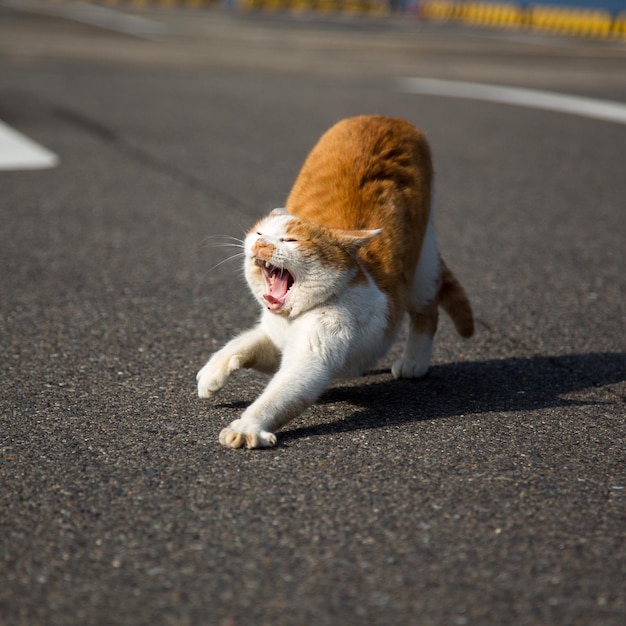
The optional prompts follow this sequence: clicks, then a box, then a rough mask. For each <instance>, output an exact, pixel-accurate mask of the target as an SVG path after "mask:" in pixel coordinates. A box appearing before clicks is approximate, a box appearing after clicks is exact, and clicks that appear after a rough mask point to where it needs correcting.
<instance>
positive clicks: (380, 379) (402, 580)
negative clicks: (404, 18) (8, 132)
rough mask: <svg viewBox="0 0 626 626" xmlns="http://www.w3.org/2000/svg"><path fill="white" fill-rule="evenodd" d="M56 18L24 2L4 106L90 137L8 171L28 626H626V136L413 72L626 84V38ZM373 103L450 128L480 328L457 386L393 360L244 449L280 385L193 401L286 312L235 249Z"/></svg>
mask: <svg viewBox="0 0 626 626" xmlns="http://www.w3.org/2000/svg"><path fill="white" fill-rule="evenodd" d="M49 6H51V5H49ZM54 6H55V7H57V8H54V11H57V14H55V15H53V16H51V15H43V14H42V13H41V6H39V5H33V4H30V5H28V7H29V10H28V11H22V10H16V9H15V7H14V5H8V4H7V3H4V4H3V5H1V6H0V119H2V120H3V121H4V122H6V123H7V124H9V125H11V126H12V127H13V128H16V129H18V130H19V131H20V132H22V133H24V134H26V135H27V136H29V137H31V138H32V139H34V140H36V141H37V142H39V143H41V144H42V145H44V146H46V147H47V148H49V149H50V150H52V151H54V152H55V153H56V154H57V155H59V157H60V165H59V166H58V167H56V168H53V169H47V170H41V171H15V172H13V171H4V172H0V215H1V218H2V228H1V229H0V241H1V244H0V263H1V266H0V267H1V270H0V272H1V283H0V312H1V317H0V320H1V322H0V323H1V327H0V349H1V354H2V377H1V379H0V390H1V392H0V407H1V420H2V421H1V423H0V558H1V561H0V623H2V624H3V625H5V624H6V625H16V624H24V625H34V624H54V625H57V624H58V625H66V624H80V625H85V624H103V625H109V624H133V625H135V624H151V625H155V624H158V625H160V624H175V625H179V624H183V625H184V624H193V625H195V624H208V625H216V626H246V625H248V624H255V625H256V624H268V625H281V624H287V625H292V624H306V625H316V626H318V625H322V626H323V625H326V624H333V625H334V624H337V625H352V624H355V625H356V624H358V625H364V624H367V625H370V624H371V625H376V624H381V625H385V626H388V625H395V624H407V625H430V624H433V625H443V624H451V625H458V624H461V625H462V624H494V625H501V624H524V625H535V624H541V625H546V624H550V625H551V624H554V625H559V626H561V625H581V626H582V625H585V626H589V625H592V624H593V625H616V626H617V625H621V624H623V623H624V622H625V621H626V592H625V589H626V541H625V539H626V537H625V531H626V515H625V513H626V507H625V504H626V498H625V489H626V465H625V461H626V455H625V450H626V425H625V421H624V417H625V413H626V411H625V399H626V385H625V369H626V368H625V364H626V357H625V350H624V348H625V340H624V324H625V320H626V310H625V304H624V302H625V301H624V294H625V293H626V284H625V272H624V269H625V267H624V266H625V263H624V260H625V259H624V238H625V235H626V232H625V231H626V214H625V211H624V209H625V200H624V199H625V198H626V176H625V174H626V171H625V169H624V153H625V149H626V126H624V125H623V124H618V123H609V122H606V121H601V120H597V119H590V118H584V117H580V116H577V115H568V114H562V113H559V112H547V111H540V110H535V109H532V108H527V107H514V106H509V105H503V104H496V103H488V102H480V101H475V100H462V99H454V98H443V97H434V96H419V95H415V94H409V93H400V92H399V91H398V89H397V82H396V80H395V79H396V78H397V77H398V76H428V77H433V78H446V79H460V80H465V81H482V82H488V83H492V84H498V85H514V86H517V87H527V88H541V89H553V90H555V91H559V92H561V93H570V94H577V95H584V96H588V97H594V98H601V99H608V100H614V101H621V102H626V80H624V79H625V78H626V47H625V46H624V45H623V44H612V43H585V42H580V41H575V40H564V39H547V38H540V37H533V36H527V35H524V34H520V33H498V34H496V33H480V32H477V31H476V32H470V31H463V30H458V29H450V28H441V27H435V26H421V25H418V24H415V23H409V22H401V21H397V20H392V21H379V22H370V21H367V20H357V21H354V20H352V21H351V20H332V19H324V20H311V19H302V18H301V19H298V20H291V19H286V18H284V17H281V16H258V15H251V16H241V17H239V18H236V17H229V16H227V15H224V14H222V13H220V12H216V11H213V12H210V11H209V12H190V11H178V10H175V11H169V12H167V11H163V12H158V11H151V12H144V13H141V14H140V17H141V18H142V19H145V20H150V21H149V22H143V21H142V22H137V21H135V22H133V23H134V24H135V28H138V29H139V31H138V32H135V34H124V33H121V32H117V31H115V30H112V26H111V25H110V24H109V26H108V27H107V28H102V27H94V26H88V25H85V24H81V23H79V22H77V21H76V20H75V19H73V20H68V19H67V18H66V17H63V16H60V15H59V14H58V11H61V10H65V9H64V7H65V6H66V5H56V4H55V5H54ZM58 6H60V7H61V9H58ZM50 10H52V9H50ZM123 23H124V22H123ZM126 23H127V22H126ZM155 23H156V24H157V25H160V26H159V27H158V28H157V27H156V26H155ZM137 24H140V25H141V27H139V26H137ZM163 26H165V28H163ZM155 29H156V30H155ZM360 113H384V114H388V115H394V116H398V117H403V118H406V119H409V120H411V121H412V122H414V123H416V124H417V125H419V126H421V127H422V128H423V129H424V130H425V131H426V133H427V135H428V137H429V139H430V142H431V144H432V148H433V152H434V158H435V166H436V172H437V174H436V175H437V194H438V208H437V219H436V225H437V228H438V232H439V239H440V244H441V249H442V252H443V254H444V256H445V258H446V259H447V261H448V263H449V265H450V266H451V267H452V268H453V269H454V271H455V272H456V274H457V275H458V276H459V277H460V279H461V280H462V282H463V284H464V285H465V287H466V289H467V291H468V293H469V295H470V298H471V300H472V303H473V305H474V308H475V313H476V317H477V320H478V332H477V335H476V337H475V338H473V339H472V340H470V341H468V342H464V341H462V340H460V339H459V338H458V337H457V336H456V335H455V334H454V332H453V330H452V327H451V324H450V323H449V321H448V320H446V319H444V320H443V323H442V325H441V330H440V332H439V334H438V341H437V343H436V348H435V354H434V366H433V368H432V371H431V373H430V375H429V376H428V377H427V378H426V379H424V380H420V381H393V380H392V377H391V374H390V372H389V365H390V363H391V361H392V358H393V355H390V356H389V358H388V359H387V360H385V361H384V362H382V363H381V365H380V369H379V370H377V371H376V372H373V373H371V374H369V375H367V376H365V377H363V378H360V379H357V380H353V381H350V382H348V383H345V384H341V385H337V386H336V387H334V388H333V389H331V390H330V391H329V392H328V393H326V394H325V395H324V397H323V398H322V399H321V401H320V402H319V404H318V405H316V406H315V407H314V408H312V409H311V410H309V411H308V412H307V413H306V414H305V415H304V416H303V417H301V418H300V419H298V420H297V421H295V422H294V423H292V424H291V425H290V426H288V427H287V429H286V430H285V431H284V432H283V433H282V434H281V436H280V441H279V446H278V447H276V448H274V449H271V450H268V451H261V452H244V451H232V450H227V449H224V448H221V447H220V446H219V444H218V442H217V436H218V433H219V431H220V429H221V428H222V427H223V426H224V425H225V424H227V423H228V422H230V421H231V420H232V419H235V418H236V416H237V415H238V414H239V413H240V412H241V410H242V407H244V406H245V405H246V404H247V403H249V402H250V401H251V400H252V399H253V398H254V397H255V396H256V394H258V393H259V391H260V389H262V386H263V384H264V379H263V378H262V377H260V376H257V375H252V374H242V375H241V376H238V377H237V378H236V379H235V380H233V381H232V382H231V384H230V385H229V386H228V387H227V389H226V390H225V391H224V393H223V395H222V396H221V397H220V398H219V400H217V401H215V402H213V403H211V402H208V403H207V402H201V401H200V400H198V399H197V398H196V391H195V380H194V378H195V373H196V371H197V370H198V368H199V367H200V366H201V365H202V364H203V363H204V361H205V360H206V358H207V357H208V356H209V354H210V353H211V352H212V351H213V350H214V349H216V348H217V347H219V346H220V345H221V344H222V343H223V342H224V341H226V340H227V339H229V338H230V337H231V336H232V335H233V334H234V333H236V332H238V331H240V330H242V329H244V328H246V327H248V326H249V325H251V324H252V323H254V321H255V319H256V316H257V311H256V309H255V305H254V304H253V302H252V298H251V296H250V295H249V294H248V293H247V290H246V287H245V285H244V282H243V279H242V275H241V274H242V273H241V270H240V268H239V265H238V263H237V262H236V261H230V262H228V263H225V264H223V265H220V266H219V267H216V268H215V269H213V270H211V268H212V267H214V266H215V265H216V264H218V263H219V262H220V261H221V260H223V259H225V258H226V257H227V256H228V255H229V254H231V252H230V251H229V250H228V249H225V248H221V247H218V246H215V245H213V243H212V242H214V240H213V239H211V238H210V237H211V236H213V235H216V234H225V235H230V236H235V237H238V236H240V235H241V233H242V232H243V231H244V230H245V229H247V228H248V227H249V225H250V224H251V223H253V221H254V220H255V219H256V218H257V217H258V216H260V215H261V214H263V213H265V212H266V211H267V210H268V209H270V208H273V207H275V206H281V205H282V204H283V202H284V199H285V198H286V195H287V193H288V191H289V188H290V185H291V183H292V181H293V179H294V177H295V175H296V173H297V171H298V169H299V167H300V164H301V163H302V161H303V159H304V157H305V155H306V153H307V151H308V150H309V149H310V148H311V146H312V145H313V143H314V142H315V140H316V139H317V138H318V136H319V135H320V134H321V133H322V132H323V131H324V130H325V129H326V128H327V127H329V126H330V125H331V124H332V123H333V122H335V121H336V120H338V119H340V118H342V117H344V116H349V115H355V114H360ZM209 270H211V271H209ZM398 349H399V345H398V346H396V347H394V350H393V351H394V352H397V351H398Z"/></svg>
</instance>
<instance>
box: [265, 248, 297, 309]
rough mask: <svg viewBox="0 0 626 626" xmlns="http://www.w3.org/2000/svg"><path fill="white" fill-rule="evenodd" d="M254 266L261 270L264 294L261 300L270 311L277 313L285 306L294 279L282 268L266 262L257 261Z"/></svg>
mask: <svg viewBox="0 0 626 626" xmlns="http://www.w3.org/2000/svg"><path fill="white" fill-rule="evenodd" d="M256 264H257V265H258V266H259V267H260V268H261V273H262V274H263V282H264V283H265V293H264V294H263V298H264V299H265V301H266V302H267V308H268V309H269V310H270V311H278V310H279V309H281V308H282V307H283V305H284V304H285V298H286V297H287V293H288V292H289V290H290V289H291V288H292V287H293V284H294V282H295V278H294V277H293V274H291V273H290V272H288V271H287V270H286V269H284V268H280V267H275V266H274V265H272V264H271V263H269V262H268V261H264V260H262V259H257V260H256Z"/></svg>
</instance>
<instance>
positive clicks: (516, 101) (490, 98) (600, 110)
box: [397, 78, 626, 124]
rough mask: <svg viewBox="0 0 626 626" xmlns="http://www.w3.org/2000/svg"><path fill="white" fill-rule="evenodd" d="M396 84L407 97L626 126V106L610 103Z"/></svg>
mask: <svg viewBox="0 0 626 626" xmlns="http://www.w3.org/2000/svg"><path fill="white" fill-rule="evenodd" d="M397 84H398V91H401V92H404V93H415V94H420V95H429V96H444V97H448V98H468V99H471V100H483V101H486V102H499V103H503V104H511V105H514V106H523V107H530V108H534V109H543V110H545V111H557V112H559V113H570V114H572V115H581V116H583V117H591V118H593V119H597V120H603V121H605V122H615V123H617V124H626V104H623V103H621V102H611V101H610V100H596V99H594V98H583V97H581V96H570V95H565V94H558V93H553V92H551V91H539V90H535V89H520V88H517V87H498V86H495V85H485V84H482V83H467V82H462V81H455V80H438V79H434V78H399V79H397Z"/></svg>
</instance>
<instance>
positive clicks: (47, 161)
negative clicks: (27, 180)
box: [0, 120, 59, 170]
mask: <svg viewBox="0 0 626 626" xmlns="http://www.w3.org/2000/svg"><path fill="white" fill-rule="evenodd" d="M58 164H59V157H58V156H57V155H56V154H54V152H51V151H50V150H48V149H47V148H44V147H43V146H41V145H39V144H38V143H37V142H35V141H33V140H32V139H29V138H28V137H26V135H22V133H18V132H17V131H16V130H15V129H13V128H11V127H10V126H9V125H8V124H5V123H4V122H3V121H2V120H0V170H41V169H46V168H49V167H55V166H57V165H58Z"/></svg>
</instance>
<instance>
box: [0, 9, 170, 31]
mask: <svg viewBox="0 0 626 626" xmlns="http://www.w3.org/2000/svg"><path fill="white" fill-rule="evenodd" d="M2 5H3V6H7V7H10V8H12V9H15V10H17V11H25V12H28V13H39V14H42V15H52V16H53V17H61V18H65V19H69V20H73V21H75V22H80V23H82V24H89V25H90V26H97V27H98V28H104V29H107V30H112V31H115V32H118V33H124V34H126V35H132V36H133V37H139V38H141V39H149V40H153V39H158V38H159V37H160V36H162V35H164V34H165V33H166V32H167V27H166V26H165V25H164V24H161V23H160V22H156V21H155V20H149V19H147V18H145V17H140V16H139V15H130V14H128V13H122V11H116V10H115V9H109V8H107V7H103V6H98V5H94V4H84V3H83V2H63V3H54V4H50V2H49V1H47V2H45V1H44V2H40V1H37V0H31V1H30V2H27V3H25V2H20V1H19V0H2V1H0V6H2Z"/></svg>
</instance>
